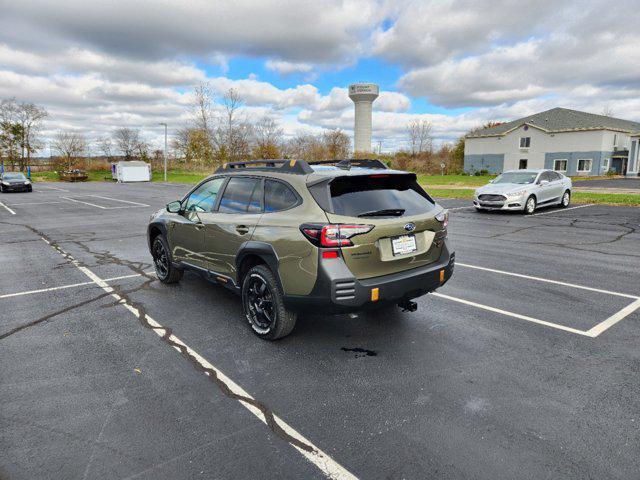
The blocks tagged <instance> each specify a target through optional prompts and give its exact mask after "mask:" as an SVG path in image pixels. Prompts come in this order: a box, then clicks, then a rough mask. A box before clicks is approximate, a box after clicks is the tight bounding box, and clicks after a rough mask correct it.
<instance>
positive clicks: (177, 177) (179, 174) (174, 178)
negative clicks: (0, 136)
mask: <svg viewBox="0 0 640 480" xmlns="http://www.w3.org/2000/svg"><path fill="white" fill-rule="evenodd" d="M87 173H88V174H89V179H88V181H90V182H105V181H106V182H110V181H112V180H111V172H110V171H109V170H90V171H88V172H87ZM209 175H211V173H197V172H188V171H182V170H169V171H168V172H167V181H168V182H175V183H198V182H199V181H200V180H202V179H203V178H205V177H207V176H209ZM31 179H32V180H33V181H34V182H59V181H60V178H59V177H58V174H57V173H56V172H34V173H33V174H32V175H31ZM151 180H152V181H153V182H163V181H164V172H162V171H158V172H153V173H152V176H151Z"/></svg>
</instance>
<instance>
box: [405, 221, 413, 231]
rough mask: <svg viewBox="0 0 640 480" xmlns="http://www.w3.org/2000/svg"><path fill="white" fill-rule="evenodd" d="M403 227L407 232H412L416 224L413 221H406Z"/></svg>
mask: <svg viewBox="0 0 640 480" xmlns="http://www.w3.org/2000/svg"><path fill="white" fill-rule="evenodd" d="M404 229H405V230H406V231H407V232H413V231H414V230H415V229H416V225H415V224H414V223H407V224H406V225H405V226H404Z"/></svg>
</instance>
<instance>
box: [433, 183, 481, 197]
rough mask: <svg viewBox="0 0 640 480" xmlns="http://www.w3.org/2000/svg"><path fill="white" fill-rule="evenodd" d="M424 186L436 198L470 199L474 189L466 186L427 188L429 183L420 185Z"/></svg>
mask: <svg viewBox="0 0 640 480" xmlns="http://www.w3.org/2000/svg"><path fill="white" fill-rule="evenodd" d="M422 186H423V187H425V189H426V190H427V192H429V194H430V195H431V196H433V197H436V198H464V199H472V198H473V192H474V190H471V189H466V188H455V189H453V188H448V189H447V188H438V189H433V190H429V185H424V184H423V185H422Z"/></svg>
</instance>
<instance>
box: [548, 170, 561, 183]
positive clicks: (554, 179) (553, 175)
mask: <svg viewBox="0 0 640 480" xmlns="http://www.w3.org/2000/svg"><path fill="white" fill-rule="evenodd" d="M549 175H550V176H551V181H552V182H557V181H558V180H562V175H560V174H559V173H556V172H549Z"/></svg>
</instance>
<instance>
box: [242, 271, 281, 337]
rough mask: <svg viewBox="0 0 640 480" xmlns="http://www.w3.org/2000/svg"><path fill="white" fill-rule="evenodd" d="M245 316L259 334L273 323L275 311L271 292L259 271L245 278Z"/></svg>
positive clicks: (266, 330)
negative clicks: (246, 284) (246, 283)
mask: <svg viewBox="0 0 640 480" xmlns="http://www.w3.org/2000/svg"><path fill="white" fill-rule="evenodd" d="M247 281H248V282H249V283H248V286H247V298H246V302H247V316H248V318H249V321H250V322H251V326H252V327H253V329H254V330H255V331H256V332H257V333H260V334H265V333H267V332H268V331H269V330H270V329H271V327H272V326H273V324H274V321H275V318H276V313H275V308H274V305H273V293H272V292H271V289H270V288H269V285H268V284H267V281H266V279H264V278H263V277H262V276H261V275H260V274H259V273H252V274H251V275H250V277H249V278H248V279H247Z"/></svg>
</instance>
